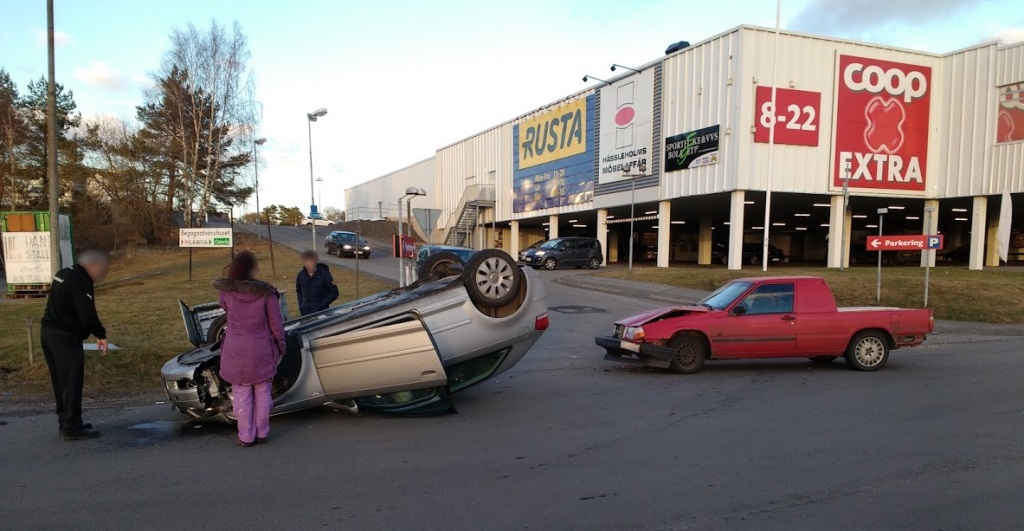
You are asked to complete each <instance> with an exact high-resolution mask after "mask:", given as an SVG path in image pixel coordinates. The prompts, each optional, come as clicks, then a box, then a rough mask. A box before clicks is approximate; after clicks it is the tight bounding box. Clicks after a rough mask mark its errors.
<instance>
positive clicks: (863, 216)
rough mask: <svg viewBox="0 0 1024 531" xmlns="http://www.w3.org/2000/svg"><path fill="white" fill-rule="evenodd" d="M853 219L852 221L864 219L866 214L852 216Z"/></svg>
mask: <svg viewBox="0 0 1024 531" xmlns="http://www.w3.org/2000/svg"><path fill="white" fill-rule="evenodd" d="M853 217H854V219H866V218H867V217H868V216H867V214H854V215H853Z"/></svg>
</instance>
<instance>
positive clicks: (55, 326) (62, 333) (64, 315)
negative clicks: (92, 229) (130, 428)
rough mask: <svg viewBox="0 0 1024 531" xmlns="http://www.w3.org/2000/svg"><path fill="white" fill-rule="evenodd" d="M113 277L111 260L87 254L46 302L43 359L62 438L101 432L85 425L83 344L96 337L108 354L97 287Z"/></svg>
mask: <svg viewBox="0 0 1024 531" xmlns="http://www.w3.org/2000/svg"><path fill="white" fill-rule="evenodd" d="M109 272H110V257H108V256H107V254H106V253H103V252H100V251H83V252H81V253H79V255H78V263H77V264H76V265H74V266H72V267H68V268H65V269H61V270H60V271H58V272H57V274H56V275H54V276H53V280H52V281H51V283H50V294H49V296H48V297H47V299H46V313H44V314H43V320H42V326H41V327H40V336H41V339H42V345H43V356H45V357H46V365H47V367H49V368H50V382H51V383H52V384H53V397H54V399H55V401H56V406H57V407H56V413H57V424H58V429H59V430H60V431H59V433H60V438H61V440H65V441H76V440H80V439H92V438H95V437H99V435H100V433H99V432H98V431H96V430H94V429H92V425H91V424H84V423H82V384H83V383H84V381H85V352H84V350H83V348H82V341H84V340H85V339H86V338H88V337H89V336H90V335H91V336H95V337H96V346H97V348H98V349H99V350H100V351H102V352H103V354H106V353H107V331H106V329H104V328H103V323H102V322H100V317H99V315H97V313H96V301H95V299H94V294H93V285H94V283H96V282H103V279H105V278H107V273H109Z"/></svg>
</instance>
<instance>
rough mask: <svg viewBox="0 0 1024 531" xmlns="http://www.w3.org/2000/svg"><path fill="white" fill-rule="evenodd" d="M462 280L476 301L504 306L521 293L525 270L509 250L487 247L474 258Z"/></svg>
mask: <svg viewBox="0 0 1024 531" xmlns="http://www.w3.org/2000/svg"><path fill="white" fill-rule="evenodd" d="M462 279H463V283H464V284H465V286H466V291H467V292H469V298H470V299H472V301H473V302H475V303H477V304H479V305H481V306H487V307H490V308H500V307H502V306H504V305H506V304H508V303H510V302H512V301H513V300H515V298H516V297H517V296H518V295H519V288H520V286H521V285H522V272H521V271H519V268H518V267H516V261H515V260H513V259H512V257H511V256H509V255H508V253H506V252H504V251H501V250H498V249H487V250H484V251H480V252H478V253H476V254H474V255H473V256H472V257H470V259H469V262H467V263H466V270H465V271H464V272H463V273H462Z"/></svg>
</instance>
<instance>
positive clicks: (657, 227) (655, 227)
mask: <svg viewBox="0 0 1024 531" xmlns="http://www.w3.org/2000/svg"><path fill="white" fill-rule="evenodd" d="M651 228H652V229H660V228H661V227H659V226H657V225H655V226H653V227H651Z"/></svg>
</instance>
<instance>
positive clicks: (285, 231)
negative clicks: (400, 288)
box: [239, 225, 411, 281]
mask: <svg viewBox="0 0 1024 531" xmlns="http://www.w3.org/2000/svg"><path fill="white" fill-rule="evenodd" d="M239 228H240V229H241V230H246V231H249V232H255V233H257V234H259V235H260V237H263V238H266V237H267V228H266V227H265V226H262V225H261V226H259V227H253V226H251V225H249V226H246V225H242V226H239ZM331 230H332V229H331V228H329V227H317V228H316V241H317V247H316V248H315V249H314V250H315V251H316V252H317V253H318V254H319V255H320V261H321V262H324V263H326V264H329V265H330V266H332V267H335V266H341V267H347V268H349V269H355V267H356V259H355V258H339V257H337V256H334V255H328V254H327V251H326V249H325V248H324V238H325V237H326V236H327V235H328V234H330V232H331ZM271 235H272V236H273V238H274V243H277V244H280V245H284V246H286V247H290V248H291V249H294V250H296V251H299V252H301V251H303V250H305V249H309V248H310V247H311V246H312V245H313V236H312V231H311V230H310V228H309V227H274V228H273V232H272V234H271ZM367 243H369V244H370V258H369V259H367V260H363V259H360V260H359V271H360V273H361V274H362V273H366V274H370V275H374V276H377V277H380V278H383V279H387V280H391V281H395V280H397V279H398V270H399V269H398V268H399V265H398V259H397V258H395V257H393V256H391V245H390V242H378V241H368V242H367ZM407 262H409V260H407ZM410 263H411V262H410ZM264 269H266V266H264ZM278 273H279V274H282V275H286V276H294V275H295V273H296V272H295V271H286V272H281V271H278Z"/></svg>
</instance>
